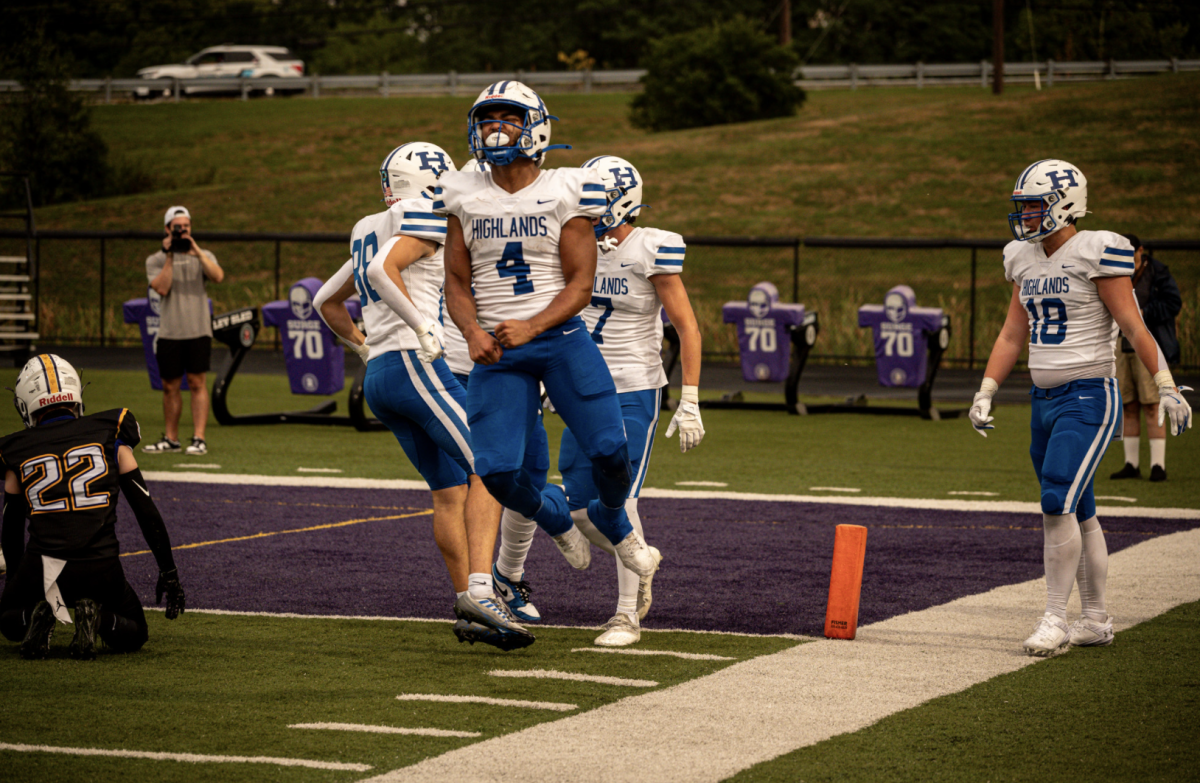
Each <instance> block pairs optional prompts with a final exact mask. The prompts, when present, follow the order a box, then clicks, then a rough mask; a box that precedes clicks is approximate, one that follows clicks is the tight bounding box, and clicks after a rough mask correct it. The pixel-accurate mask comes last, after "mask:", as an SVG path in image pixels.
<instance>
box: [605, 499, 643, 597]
mask: <svg viewBox="0 0 1200 783" xmlns="http://www.w3.org/2000/svg"><path fill="white" fill-rule="evenodd" d="M625 513H626V514H628V515H629V524H631V525H633V531H634V532H635V533H637V534H638V538H640V539H642V540H643V541H645V540H646V537H645V536H644V535H643V534H642V518H641V517H640V516H639V515H638V510H637V498H628V499H627V500H626V501H625ZM613 557H614V558H615V559H616V561H617V590H618V596H617V612H620V613H624V614H632V615H634V616H635V617H636V616H637V591H638V582H639V581H640V580H639V578H638V575H637V574H635V573H634V572H633V571H630V570H629V569H628V568H626V567H625V566H624V564H622V563H621V558H619V557H617V556H616V555H613Z"/></svg>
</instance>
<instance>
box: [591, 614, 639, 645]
mask: <svg viewBox="0 0 1200 783" xmlns="http://www.w3.org/2000/svg"><path fill="white" fill-rule="evenodd" d="M641 639H642V629H641V628H640V627H639V626H638V619H637V618H636V617H634V616H633V615H631V614H624V613H622V612H617V613H616V614H615V615H613V618H612V619H611V620H609V621H608V622H607V623H605V624H604V633H602V634H600V635H599V636H597V637H596V641H595V644H596V645H598V646H600V647H628V646H629V645H631V644H636V643H637V642H639V641H641Z"/></svg>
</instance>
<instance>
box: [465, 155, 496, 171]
mask: <svg viewBox="0 0 1200 783" xmlns="http://www.w3.org/2000/svg"><path fill="white" fill-rule="evenodd" d="M491 168H492V164H490V163H488V162H487V161H486V160H475V159H474V158H471V159H470V160H468V161H467V162H466V163H464V164H463V167H462V168H461V169H459V171H489V170H491Z"/></svg>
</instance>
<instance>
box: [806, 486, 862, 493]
mask: <svg viewBox="0 0 1200 783" xmlns="http://www.w3.org/2000/svg"><path fill="white" fill-rule="evenodd" d="M808 489H809V491H810V492H862V490H861V489H859V488H858V487H809V488H808Z"/></svg>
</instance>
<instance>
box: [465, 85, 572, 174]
mask: <svg viewBox="0 0 1200 783" xmlns="http://www.w3.org/2000/svg"><path fill="white" fill-rule="evenodd" d="M496 106H512V107H515V108H516V109H517V111H518V113H520V114H521V115H522V117H523V118H524V119H523V120H522V125H520V126H517V125H513V126H512V129H511V130H512V132H511V133H509V134H507V135H508V137H509V138H508V140H509V141H510V142H512V143H511V144H509V145H507V146H501V144H500V142H501V141H503V137H502V136H501V134H500V133H493V134H492V135H491V136H490V137H489V138H486V139H485V138H482V137H480V135H479V127H480V124H481V122H482V118H481V117H480V115H481V114H482V113H483V111H484V110H486V109H490V108H494V107H496ZM550 120H555V121H557V120H558V117H554V116H552V115H551V114H550V113H549V112H548V111H546V104H545V103H543V102H542V99H541V98H539V97H538V94H537V93H536V92H534V91H533V90H531V89H529V88H528V87H526V86H525V85H524V84H522V83H521V82H518V81H513V80H511V79H510V80H506V81H502V82H496V83H495V84H489V85H488V86H487V87H486V88H485V89H484V91H483V92H481V93H479V97H478V98H476V99H475V103H474V105H472V106H471V110H470V111H469V112H467V144H468V146H469V147H470V149H471V154H472V155H473V156H475V159H476V160H486V161H487V162H488V163H491V164H492V165H493V166H507V165H508V164H510V163H512V162H513V161H514V160H517V159H518V158H528V159H530V160H532V161H535V162H537V163H538V164H539V165H540V164H541V161H542V156H543V155H544V154H545V153H546V152H548V151H550V150H558V149H570V147H569V146H567V145H565V144H553V145H552V144H550ZM514 136H515V141H514Z"/></svg>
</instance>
